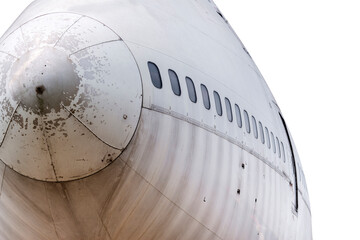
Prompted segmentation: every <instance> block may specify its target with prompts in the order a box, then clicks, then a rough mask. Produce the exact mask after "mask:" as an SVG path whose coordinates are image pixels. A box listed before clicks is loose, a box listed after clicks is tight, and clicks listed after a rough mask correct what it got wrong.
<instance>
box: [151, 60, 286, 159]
mask: <svg viewBox="0 0 360 240" xmlns="http://www.w3.org/2000/svg"><path fill="white" fill-rule="evenodd" d="M148 68H149V72H150V77H151V81H152V83H153V85H154V87H156V88H159V89H161V88H162V78H161V74H160V71H159V68H158V67H157V66H156V64H155V63H153V62H148ZM168 74H169V79H170V84H171V89H172V91H173V93H174V94H175V95H176V96H180V95H181V87H180V82H179V78H178V75H177V74H176V72H175V71H174V70H172V69H169V70H168ZM185 82H186V86H187V90H188V95H189V99H190V101H191V102H193V103H197V94H196V89H195V85H194V82H193V80H192V79H191V78H190V77H186V78H185ZM200 90H201V96H202V100H203V104H204V107H205V109H207V110H210V108H211V104H210V95H209V91H208V89H207V87H206V86H205V85H204V84H200ZM213 97H214V102H215V109H216V113H217V114H218V115H219V116H222V115H223V109H222V103H221V97H220V94H219V93H218V92H217V91H213ZM224 100H225V109H226V116H227V119H228V121H229V122H233V120H234V119H233V111H232V105H231V102H230V100H229V99H228V98H227V97H225V98H224ZM234 109H235V116H236V123H237V126H238V127H239V128H242V127H243V119H242V115H243V118H244V122H245V130H246V132H247V133H248V134H250V133H251V131H252V132H253V135H254V137H255V139H259V135H260V141H261V143H262V144H264V145H266V146H267V147H268V149H272V151H273V152H274V154H276V153H277V155H278V157H279V158H283V161H284V162H286V155H285V148H284V144H283V142H281V141H280V140H279V138H278V137H275V136H274V134H273V132H271V131H269V130H268V128H267V127H263V124H262V123H261V121H257V120H256V118H255V117H254V116H251V118H250V116H249V113H248V112H247V111H246V110H245V109H243V111H241V109H240V107H239V106H238V104H236V103H235V104H234ZM241 112H242V114H241ZM250 119H251V122H250Z"/></svg>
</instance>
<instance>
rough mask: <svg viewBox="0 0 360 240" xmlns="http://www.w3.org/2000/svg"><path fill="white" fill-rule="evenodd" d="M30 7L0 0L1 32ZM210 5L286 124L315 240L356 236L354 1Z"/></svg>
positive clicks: (359, 16)
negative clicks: (231, 31)
mask: <svg viewBox="0 0 360 240" xmlns="http://www.w3.org/2000/svg"><path fill="white" fill-rule="evenodd" d="M30 2H31V1H30V0H10V1H1V3H0V34H2V33H3V32H5V30H6V29H7V28H8V27H9V26H10V24H11V23H12V22H13V21H14V20H15V18H16V17H17V16H18V15H19V14H20V13H21V11H22V10H23V9H24V8H25V7H26V6H27V5H28V4H29V3H30ZM216 3H217V5H218V7H219V9H220V10H221V11H222V13H223V14H224V16H225V17H226V18H227V19H228V21H229V23H230V24H231V25H232V27H233V28H234V30H235V31H236V32H237V34H238V36H239V37H240V38H241V40H242V41H243V43H244V44H245V46H246V47H247V49H248V51H249V52H250V54H251V55H252V57H253V59H254V60H255V62H256V63H257V65H258V67H259V69H260V71H261V72H262V74H263V76H264V77H265V79H266V81H267V83H268V85H269V86H270V89H271V90H272V92H273V94H274V96H275V98H276V100H277V102H278V104H279V106H280V108H281V110H282V112H283V115H284V117H285V119H286V120H287V124H288V126H289V128H290V131H291V133H292V135H293V138H294V140H295V142H296V146H297V149H298V152H299V154H300V157H301V161H302V164H303V167H304V172H305V175H306V177H307V183H308V188H309V192H310V203H311V208H312V214H313V236H314V239H315V240H332V239H334V240H350V239H360V237H359V234H358V231H359V230H360V219H359V217H360V194H359V192H360V191H359V189H360V186H359V185H360V180H359V178H360V159H359V154H358V151H357V150H358V149H360V140H359V137H360V127H359V124H360V110H359V109H360V107H359V105H360V97H359V95H360V7H359V6H360V5H359V6H358V4H360V2H359V1H358V0H353V1H352V0H341V1H340V0H337V1H335V0H302V1H289V0H272V1H269V0H248V1H243V0H237V1H234V0H216Z"/></svg>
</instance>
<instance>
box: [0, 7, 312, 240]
mask: <svg viewBox="0 0 360 240" xmlns="http://www.w3.org/2000/svg"><path fill="white" fill-rule="evenodd" d="M0 102H1V107H0V159H1V162H0V186H1V188H0V239H6V240H8V239H9V240H18V239H19V240H20V239H21V240H22V239H26V240H33V239H34V240H35V239H36V240H53V239H55V240H57V239H66V240H68V239H70V240H72V239H74V240H79V239H87V240H94V239H99V240H110V239H111V240H114V239H116V240H117V239H131V240H132V239H134V240H135V239H143V240H145V239H157V240H158V239H165V240H168V239H170V240H172V239H185V240H193V239H194V240H198V239H223V240H225V239H238V240H255V239H261V240H310V239H312V224H311V209H310V202H309V195H308V190H307V185H306V181H305V176H304V172H303V169H302V165H301V162H300V159H299V155H298V153H297V150H296V147H295V144H294V141H293V139H292V137H291V134H290V131H289V129H288V127H287V124H286V122H285V119H284V117H283V114H282V113H281V110H280V108H279V105H278V103H277V102H276V100H275V98H274V96H273V95H272V93H271V91H270V89H269V87H268V86H267V84H266V82H265V80H264V78H263V76H262V75H261V73H260V71H259V69H258V68H257V66H256V65H255V63H254V61H253V59H252V57H251V55H250V53H249V52H248V50H247V49H246V48H245V46H244V45H243V43H242V42H241V40H240V39H239V38H238V37H237V35H236V33H235V32H234V31H233V30H232V28H231V26H230V25H229V23H228V21H227V20H226V18H225V17H224V15H223V14H222V13H221V11H220V10H219V9H218V8H217V6H216V4H215V3H214V2H213V1H212V0H182V1H171V0H166V1H165V0H157V1H153V0H149V1H139V0H131V1H130V0H102V1H100V0H77V1H70V0H37V1H34V2H32V3H31V4H30V5H29V6H28V7H27V8H26V9H25V11H24V12H23V13H22V14H21V15H20V16H19V17H18V18H17V19H16V21H15V22H14V23H13V24H12V25H11V27H10V28H9V29H8V30H7V31H6V32H5V34H4V35H3V36H2V38H1V39H0Z"/></svg>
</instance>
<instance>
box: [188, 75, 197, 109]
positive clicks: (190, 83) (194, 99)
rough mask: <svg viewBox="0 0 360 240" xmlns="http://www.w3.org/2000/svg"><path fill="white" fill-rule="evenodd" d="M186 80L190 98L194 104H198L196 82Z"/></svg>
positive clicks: (189, 79)
mask: <svg viewBox="0 0 360 240" xmlns="http://www.w3.org/2000/svg"><path fill="white" fill-rule="evenodd" d="M185 80H186V86H187V89H188V93H189V98H190V100H191V101H192V102H193V103H196V102H197V97H196V90H195V86H194V82H193V81H192V80H191V78H189V77H186V78H185Z"/></svg>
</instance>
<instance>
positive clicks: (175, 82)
mask: <svg viewBox="0 0 360 240" xmlns="http://www.w3.org/2000/svg"><path fill="white" fill-rule="evenodd" d="M169 77H170V82H171V88H172V90H173V92H174V94H175V95H176V96H180V95H181V89H180V83H179V78H178V76H177V74H176V72H174V71H173V70H171V69H169Z"/></svg>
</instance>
